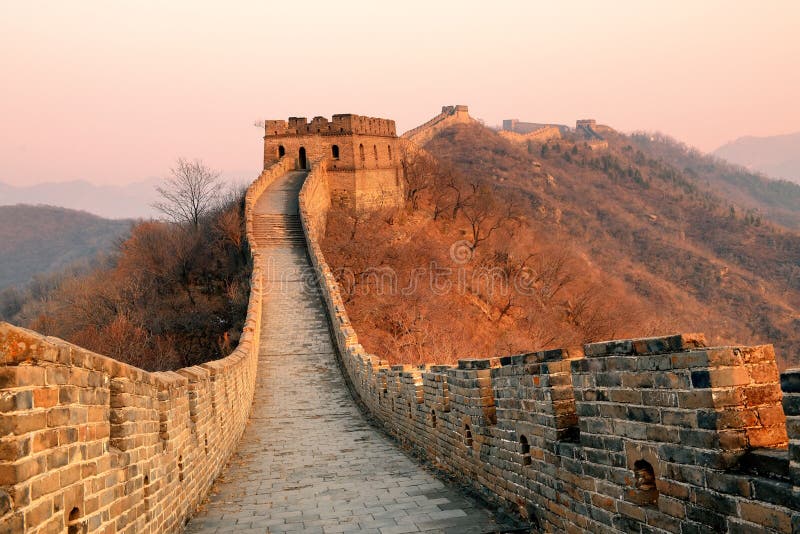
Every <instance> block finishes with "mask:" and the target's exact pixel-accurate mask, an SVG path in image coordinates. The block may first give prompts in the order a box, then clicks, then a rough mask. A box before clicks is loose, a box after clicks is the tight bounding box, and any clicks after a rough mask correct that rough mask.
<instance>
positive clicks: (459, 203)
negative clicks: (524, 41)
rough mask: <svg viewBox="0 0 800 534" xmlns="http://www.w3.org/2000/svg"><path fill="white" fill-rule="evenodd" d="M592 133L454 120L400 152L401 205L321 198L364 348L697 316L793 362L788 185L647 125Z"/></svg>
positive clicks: (467, 353) (723, 333)
mask: <svg viewBox="0 0 800 534" xmlns="http://www.w3.org/2000/svg"><path fill="white" fill-rule="evenodd" d="M607 139H608V142H609V147H608V148H607V149H600V150H592V149H591V148H590V147H589V146H588V145H587V144H586V143H585V142H583V141H582V140H580V139H577V138H575V139H569V138H567V139H561V140H555V141H549V142H547V143H544V144H542V143H535V142H531V143H528V144H515V143H512V142H510V141H507V140H505V139H503V138H502V137H500V136H499V135H498V134H497V133H495V132H494V131H492V130H489V129H487V128H484V127H481V126H478V125H469V126H466V125H462V126H456V127H454V128H451V129H449V130H447V131H445V132H442V133H441V134H440V135H438V136H437V137H435V138H434V139H433V140H432V141H431V142H429V143H428V144H427V146H426V149H427V150H428V151H429V153H430V154H432V155H433V158H425V157H417V158H414V159H413V160H412V161H411V162H410V164H409V165H408V169H407V171H408V172H407V181H408V183H407V184H406V185H407V206H406V208H405V209H404V210H402V211H401V212H398V213H383V214H376V215H375V216H372V217H370V218H369V220H365V219H364V218H363V217H362V218H354V217H353V216H352V214H348V213H344V212H334V214H333V216H332V218H331V221H330V223H329V226H328V235H327V237H326V240H325V242H324V249H325V254H326V256H327V257H328V261H329V262H330V263H331V265H332V267H334V268H338V277H339V280H340V283H341V284H342V285H343V287H344V290H345V294H346V298H347V303H346V305H347V306H348V310H349V312H350V316H351V319H352V320H353V322H354V326H355V328H356V330H357V331H358V332H359V334H360V340H361V341H362V343H363V344H364V345H365V346H366V348H367V349H368V350H370V351H373V352H375V353H378V354H381V355H382V356H384V357H386V358H388V359H390V360H392V361H405V362H422V361H446V360H450V361H452V360H454V359H456V358H464V357H486V356H493V355H500V354H508V353H513V352H522V351H530V350H536V349H542V348H546V347H558V346H570V345H576V344H581V343H585V342H589V341H596V340H601V339H613V338H621V337H637V336H643V335H650V334H667V333H672V332H676V331H683V332H688V331H702V332H705V333H706V335H707V338H708V339H709V341H710V342H712V343H714V344H727V343H774V344H775V346H776V349H777V350H778V357H779V360H781V361H782V365H784V366H786V365H788V364H789V363H794V364H798V363H800V358H799V356H800V232H798V230H797V228H800V188H798V187H796V186H794V185H793V184H788V183H785V182H771V181H768V180H766V179H764V178H762V177H759V176H755V175H752V174H750V173H747V172H746V171H743V170H742V169H739V168H736V167H733V166H731V165H729V164H725V163H722V162H719V161H717V160H714V159H713V158H710V157H706V156H702V155H700V154H698V153H695V152H693V151H691V150H687V149H686V148H685V147H683V146H682V145H681V144H679V143H676V142H674V141H672V140H669V139H666V138H663V137H660V136H657V135H649V134H648V135H645V134H639V135H632V136H625V135H620V134H616V133H614V132H609V133H608V134H607ZM432 273H433V274H432ZM442 273H445V274H442ZM444 279H447V280H450V281H451V283H450V284H449V285H447V284H445V285H442V280H444ZM504 288H506V289H507V288H510V290H506V291H504V290H503V289H504Z"/></svg>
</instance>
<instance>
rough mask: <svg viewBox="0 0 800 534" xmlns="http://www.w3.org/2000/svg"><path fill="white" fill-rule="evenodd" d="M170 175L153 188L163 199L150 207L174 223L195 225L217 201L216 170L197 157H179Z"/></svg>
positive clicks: (218, 174)
mask: <svg viewBox="0 0 800 534" xmlns="http://www.w3.org/2000/svg"><path fill="white" fill-rule="evenodd" d="M170 175H171V176H170V177H169V178H167V180H166V183H165V184H164V186H163V187H157V188H156V190H157V191H158V193H159V194H160V195H161V197H162V198H163V200H162V201H160V202H156V203H155V204H153V207H154V208H156V209H157V210H159V211H160V212H162V213H163V214H164V215H166V216H167V217H168V218H170V219H172V220H173V221H174V222H176V223H189V224H191V225H192V227H194V228H197V227H198V226H199V225H200V220H201V219H202V218H203V217H204V216H205V215H207V214H208V213H210V212H212V211H214V210H215V209H216V208H217V206H218V204H219V196H220V192H221V190H222V181H221V177H220V173H219V172H218V171H215V170H212V169H210V168H208V167H206V165H205V164H204V163H203V162H202V161H200V160H199V159H195V160H194V161H187V160H185V159H183V158H179V159H178V161H177V163H176V165H175V167H173V168H172V169H170Z"/></svg>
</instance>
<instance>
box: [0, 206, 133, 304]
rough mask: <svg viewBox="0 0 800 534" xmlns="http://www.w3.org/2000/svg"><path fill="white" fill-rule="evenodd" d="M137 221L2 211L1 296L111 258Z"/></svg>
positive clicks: (28, 209) (54, 211) (48, 209)
mask: <svg viewBox="0 0 800 534" xmlns="http://www.w3.org/2000/svg"><path fill="white" fill-rule="evenodd" d="M132 224H133V222H132V221H124V220H109V219H103V218H101V217H97V216H95V215H91V214H89V213H86V212H83V211H75V210H69V209H64V208H57V207H54V206H26V205H16V206H0V290H2V289H3V288H6V287H9V286H22V285H25V284H27V283H28V282H30V281H31V280H32V278H33V276H34V275H35V274H43V273H50V272H53V271H59V270H62V269H65V268H66V267H68V266H70V265H71V264H73V263H76V262H86V261H88V260H89V259H91V258H93V257H94V256H96V255H97V254H100V253H103V252H106V251H108V250H110V249H111V248H112V247H113V246H114V242H115V241H116V240H117V239H118V238H120V237H122V236H124V235H127V234H128V232H129V231H130V228H131V225H132Z"/></svg>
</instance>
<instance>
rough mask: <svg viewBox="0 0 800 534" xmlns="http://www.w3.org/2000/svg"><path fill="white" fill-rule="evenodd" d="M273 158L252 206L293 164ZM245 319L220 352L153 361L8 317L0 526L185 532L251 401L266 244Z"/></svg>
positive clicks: (0, 406)
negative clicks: (230, 346)
mask: <svg viewBox="0 0 800 534" xmlns="http://www.w3.org/2000/svg"><path fill="white" fill-rule="evenodd" d="M292 166H293V165H292V162H290V161H289V160H288V159H287V158H284V159H283V160H281V161H279V162H277V163H276V164H275V165H273V166H271V167H270V168H269V169H267V170H265V171H264V172H263V173H262V174H261V176H259V178H258V179H257V180H256V181H255V182H254V183H253V184H252V185H251V186H250V188H249V189H248V192H247V197H246V206H247V207H246V225H247V235H248V239H249V241H250V242H251V243H252V242H253V237H252V236H253V216H252V212H253V206H254V204H255V201H256V200H257V199H258V198H259V197H260V195H261V193H262V192H263V191H264V190H265V189H266V188H267V187H268V186H269V185H270V184H271V183H272V182H273V181H274V180H275V179H276V178H277V177H280V176H283V175H284V174H286V172H287V171H288V170H289V169H290V167H292ZM253 259H254V268H253V276H252V279H251V293H250V300H249V305H248V311H247V318H246V322H245V327H244V331H243V333H242V337H241V341H240V343H239V346H238V347H237V348H236V350H235V351H234V352H233V353H232V354H231V355H230V356H228V357H226V358H223V359H221V360H217V361H213V362H208V363H205V364H202V365H199V366H194V367H187V368H183V369H180V370H178V371H176V372H160V373H149V372H146V371H143V370H141V369H137V368H135V367H132V366H129V365H125V364H123V363H121V362H118V361H116V360H113V359H111V358H107V357H105V356H101V355H98V354H94V353H92V352H89V351H87V350H85V349H83V348H81V347H77V346H75V345H71V344H69V343H66V342H64V341H62V340H59V339H56V338H49V337H44V336H42V335H40V334H38V333H36V332H32V331H29V330H24V329H22V328H17V327H14V326H12V325H9V324H7V323H0V533H3V534H5V533H9V534H11V533H20V532H28V533H40V532H41V533H45V532H48V533H49V532H54V533H56V532H57V533H61V532H69V533H70V534H72V533H83V532H104V533H106V532H108V533H111V532H121V533H122V532H124V533H131V534H134V533H135V534H139V533H151V532H152V533H163V532H178V531H180V530H181V529H182V528H183V523H184V521H185V519H186V518H187V517H188V515H189V514H190V513H191V512H192V511H193V510H194V509H195V507H196V506H197V504H198V503H199V502H200V501H201V500H202V499H203V497H204V496H205V494H206V492H207V490H208V488H209V487H210V485H211V483H212V482H213V480H214V479H215V478H216V476H217V475H218V474H219V473H220V471H221V470H222V468H223V466H224V465H225V462H226V461H227V459H228V458H229V457H230V455H231V454H232V453H233V452H234V450H235V449H236V447H237V444H238V442H239V438H240V436H241V435H242V432H243V430H244V428H245V424H246V422H247V419H248V417H249V415H250V409H251V405H252V399H253V392H254V385H255V378H256V369H257V364H258V350H259V337H260V328H261V306H262V294H261V293H262V291H261V287H262V285H261V275H262V272H263V270H264V266H263V265H262V263H263V262H262V258H261V257H260V255H259V253H257V252H254V253H253Z"/></svg>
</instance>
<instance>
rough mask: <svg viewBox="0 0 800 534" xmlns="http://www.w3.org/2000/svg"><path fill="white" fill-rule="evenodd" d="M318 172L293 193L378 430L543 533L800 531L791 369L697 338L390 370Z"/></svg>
mask: <svg viewBox="0 0 800 534" xmlns="http://www.w3.org/2000/svg"><path fill="white" fill-rule="evenodd" d="M325 174H326V171H325V167H324V165H321V166H320V167H314V169H312V172H311V174H310V175H309V176H308V178H307V180H306V182H305V184H304V186H303V189H302V191H301V193H300V211H301V220H302V223H303V228H304V231H305V234H306V239H307V244H308V249H309V255H310V257H311V261H312V264H313V265H314V268H315V270H316V271H317V275H318V279H319V280H320V285H321V290H322V295H323V299H324V301H325V305H326V307H327V309H328V314H329V316H330V319H331V325H332V333H333V337H334V340H335V342H336V345H337V348H338V352H339V354H340V357H341V364H342V367H343V368H344V370H345V372H346V374H347V376H348V378H349V381H350V383H351V385H352V387H353V390H354V391H355V392H356V394H357V395H358V396H359V397H360V399H361V400H362V401H363V404H364V406H365V407H366V408H367V409H368V410H369V411H370V412H371V414H372V415H373V416H374V417H375V418H376V420H377V421H379V422H380V423H381V424H382V425H383V426H384V428H385V429H386V430H387V431H388V432H389V433H391V434H392V435H394V436H395V437H396V438H397V439H398V440H400V441H401V442H403V443H404V444H407V445H408V446H409V447H411V448H412V449H413V450H414V451H416V453H417V454H419V455H420V456H422V457H424V458H427V459H429V460H430V461H431V462H432V463H433V464H434V465H436V466H437V467H439V468H440V469H443V470H445V471H447V472H448V473H449V474H450V475H452V476H454V477H456V478H457V479H459V480H460V481H461V482H462V483H464V484H466V485H469V486H471V487H473V488H474V489H475V490H476V491H478V492H480V493H481V494H483V495H484V496H486V497H487V498H488V499H490V500H493V501H495V502H497V503H498V504H500V505H503V506H506V507H509V508H512V509H515V510H517V511H518V512H519V513H520V514H521V515H523V516H524V517H527V518H528V519H529V520H530V521H531V523H532V524H533V525H535V526H538V527H539V528H541V529H542V530H543V531H547V532H552V531H557V532H654V533H667V532H674V533H686V532H698V533H699V532H712V531H713V532H785V533H790V532H798V531H800V491H798V486H800V370H794V371H789V372H787V373H785V374H784V375H783V376H781V377H779V375H778V369H777V365H776V363H775V355H774V352H773V349H772V346H771V345H764V346H756V347H706V342H705V339H704V337H703V336H702V335H700V334H680V335H673V336H666V337H655V338H644V339H630V340H618V341H609V342H602V343H591V344H588V345H585V346H584V347H581V348H577V349H556V350H548V351H541V352H535V353H530V354H520V355H513V356H507V357H503V358H491V359H478V360H461V361H459V362H458V365H456V366H450V365H426V366H422V367H418V368H417V367H410V366H402V365H400V366H388V365H385V363H384V362H382V361H381V360H380V359H379V358H377V357H376V356H374V355H371V354H368V353H366V352H365V351H364V349H363V347H362V346H361V345H360V344H359V343H358V336H357V335H356V333H355V331H354V330H353V328H352V325H351V324H350V321H349V319H348V317H347V311H346V309H345V306H344V302H343V300H342V297H341V295H340V293H339V290H338V286H337V284H336V279H335V276H334V275H333V272H332V271H331V269H330V267H329V266H328V265H327V263H326V262H325V258H324V256H323V254H322V250H321V248H320V246H319V239H320V238H321V237H322V232H323V231H324V230H323V229H324V221H325V218H326V215H327V213H326V210H327V206H329V205H330V203H329V202H326V200H325V196H326V195H329V192H328V191H327V189H326V184H325Z"/></svg>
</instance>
